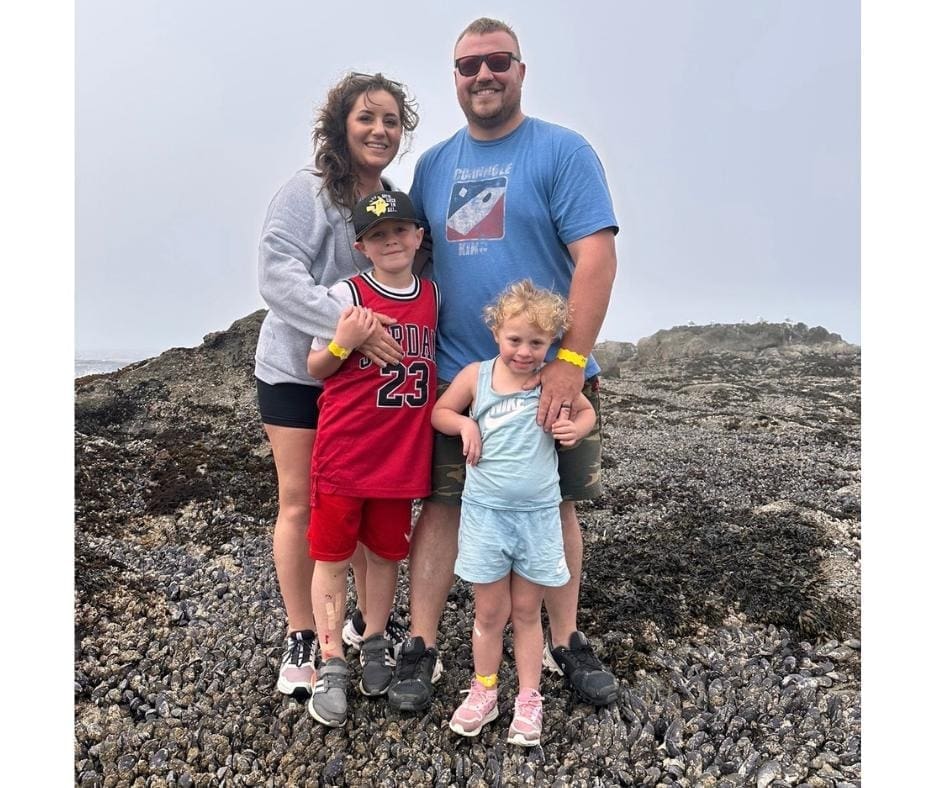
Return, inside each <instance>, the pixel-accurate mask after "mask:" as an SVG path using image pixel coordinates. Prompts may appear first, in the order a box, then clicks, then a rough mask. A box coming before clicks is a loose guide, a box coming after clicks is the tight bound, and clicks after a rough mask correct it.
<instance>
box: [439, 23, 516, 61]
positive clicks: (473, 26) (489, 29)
mask: <svg viewBox="0 0 940 788" xmlns="http://www.w3.org/2000/svg"><path fill="white" fill-rule="evenodd" d="M487 33H509V35H510V36H512V40H513V41H515V42H516V55H518V56H519V57H522V49H521V48H520V46H519V38H518V36H517V35H516V33H515V31H514V30H513V29H512V28H511V27H510V26H509V25H507V24H506V23H505V22H501V21H500V20H499V19H490V18H489V17H488V16H481V17H480V18H479V19H474V20H473V21H472V22H471V23H470V24H469V25H467V26H466V27H465V28H464V29H463V32H462V33H461V34H460V35H459V36H457V40H456V41H455V42H454V49H456V48H457V44H459V43H460V39H462V38H463V37H464V36H482V35H486V34H487Z"/></svg>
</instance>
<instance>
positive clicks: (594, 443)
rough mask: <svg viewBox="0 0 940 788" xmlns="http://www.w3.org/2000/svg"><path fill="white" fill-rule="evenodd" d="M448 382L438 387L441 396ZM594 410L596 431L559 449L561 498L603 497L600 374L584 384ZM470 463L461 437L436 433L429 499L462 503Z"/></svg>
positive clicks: (585, 499)
mask: <svg viewBox="0 0 940 788" xmlns="http://www.w3.org/2000/svg"><path fill="white" fill-rule="evenodd" d="M447 386H448V384H447V383H441V384H440V385H439V386H438V387H437V396H438V397H440V396H441V394H442V393H443V392H444V390H445V389H446V388H447ZM582 391H583V392H584V396H585V397H587V398H588V400H589V401H590V403H591V405H592V406H593V407H594V411H595V412H596V413H597V422H596V423H595V424H594V429H592V430H591V432H590V433H588V435H587V436H586V437H585V438H584V440H582V441H581V442H580V443H578V444H577V445H576V446H572V447H570V448H567V449H566V448H562V447H561V446H558V444H557V443H556V444H555V445H556V446H557V448H558V475H559V477H560V479H561V497H562V498H563V499H564V500H566V501H589V500H591V499H592V498H596V497H597V496H598V495H600V494H601V489H602V488H601V399H600V392H601V386H600V380H599V378H598V377H597V375H594V376H593V377H591V378H588V379H587V380H586V381H584V388H583V389H582ZM465 465H466V463H465V461H464V457H463V449H462V447H461V443H460V436H459V435H444V434H443V433H440V432H437V431H436V430H435V432H434V460H433V467H432V468H431V495H430V496H428V500H430V501H435V502H437V503H449V504H453V505H455V506H456V505H457V504H459V503H460V495H461V493H462V492H463V482H464V477H465V476H466V467H465Z"/></svg>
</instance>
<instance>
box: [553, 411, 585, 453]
mask: <svg viewBox="0 0 940 788" xmlns="http://www.w3.org/2000/svg"><path fill="white" fill-rule="evenodd" d="M552 437H553V438H554V439H555V440H556V441H558V442H559V443H560V444H561V445H562V446H574V445H575V444H576V443H577V442H578V441H579V440H581V437H582V436H581V435H579V434H578V429H577V427H575V424H574V422H573V421H571V403H570V402H565V403H563V404H562V406H561V410H560V412H559V414H558V418H557V419H555V422H554V424H552Z"/></svg>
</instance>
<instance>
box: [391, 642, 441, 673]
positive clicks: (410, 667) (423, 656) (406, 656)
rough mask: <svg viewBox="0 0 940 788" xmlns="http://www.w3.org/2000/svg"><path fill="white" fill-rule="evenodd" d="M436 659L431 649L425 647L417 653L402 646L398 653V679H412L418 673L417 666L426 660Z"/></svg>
mask: <svg viewBox="0 0 940 788" xmlns="http://www.w3.org/2000/svg"><path fill="white" fill-rule="evenodd" d="M433 659H436V657H435V655H434V654H432V653H431V650H430V649H428V648H426V649H424V651H422V652H421V653H419V654H416V653H415V652H414V651H406V650H405V649H404V648H402V650H401V651H400V652H399V654H398V677H399V680H405V679H413V678H414V677H415V676H416V675H417V673H418V666H419V665H421V664H422V663H423V662H425V661H427V660H433Z"/></svg>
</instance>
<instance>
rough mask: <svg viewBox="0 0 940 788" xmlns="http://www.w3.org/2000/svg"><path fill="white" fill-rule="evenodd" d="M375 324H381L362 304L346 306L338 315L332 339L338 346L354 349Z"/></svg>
mask: <svg viewBox="0 0 940 788" xmlns="http://www.w3.org/2000/svg"><path fill="white" fill-rule="evenodd" d="M377 325H378V326H381V324H380V323H379V321H378V318H376V316H375V315H374V314H372V310H371V309H368V308H366V307H363V306H348V307H346V308H345V309H344V310H343V312H342V314H341V315H340V317H339V323H337V324H336V333H335V334H334V335H333V341H334V342H335V343H336V344H337V345H339V346H340V347H344V348H347V349H349V350H355V349H356V348H358V347H359V345H361V344H362V342H363V341H364V340H365V338H366V337H368V336H369V334H371V333H372V331H373V330H374V329H375V327H376V326H377Z"/></svg>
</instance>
